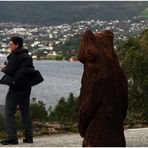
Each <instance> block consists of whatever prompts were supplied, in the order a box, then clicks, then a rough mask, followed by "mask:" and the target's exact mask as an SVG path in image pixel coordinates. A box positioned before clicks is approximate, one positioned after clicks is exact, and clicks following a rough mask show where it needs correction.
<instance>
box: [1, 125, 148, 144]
mask: <svg viewBox="0 0 148 148" xmlns="http://www.w3.org/2000/svg"><path fill="white" fill-rule="evenodd" d="M125 137H126V143H127V147H131V146H132V147H138V146H140V147H145V146H146V147H148V128H139V129H128V130H125ZM82 140H83V139H82V138H81V137H80V136H79V134H58V135H51V136H42V137H35V138H34V143H33V144H24V143H23V142H22V139H19V145H11V146H12V147H16V146H17V147H81V144H82ZM9 146H10V145H9ZM0 147H3V146H2V145H0Z"/></svg>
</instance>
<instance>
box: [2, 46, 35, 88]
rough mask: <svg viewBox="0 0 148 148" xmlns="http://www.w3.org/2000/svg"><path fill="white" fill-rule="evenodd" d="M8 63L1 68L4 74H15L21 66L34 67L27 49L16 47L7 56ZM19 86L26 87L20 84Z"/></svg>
mask: <svg viewBox="0 0 148 148" xmlns="http://www.w3.org/2000/svg"><path fill="white" fill-rule="evenodd" d="M7 60H8V63H7V65H6V67H4V68H2V72H4V73H5V74H6V75H11V76H13V77H14V76H15V73H16V72H17V71H19V70H20V69H22V68H31V69H34V66H33V59H32V57H31V56H30V55H29V54H28V50H27V49H19V48H18V49H16V50H15V51H13V52H11V53H10V54H9V55H8V57H7ZM11 88H16V89H20V87H19V88H18V87H17V86H15V85H14V86H11ZM21 88H26V86H25V87H23V85H22V86H21Z"/></svg>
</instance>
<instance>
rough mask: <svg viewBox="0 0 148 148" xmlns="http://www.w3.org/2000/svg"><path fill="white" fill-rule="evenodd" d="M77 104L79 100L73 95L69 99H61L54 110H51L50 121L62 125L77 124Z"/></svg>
mask: <svg viewBox="0 0 148 148" xmlns="http://www.w3.org/2000/svg"><path fill="white" fill-rule="evenodd" d="M77 102H78V98H76V97H74V96H73V94H72V93H71V94H70V95H69V98H68V99H67V101H66V99H65V98H63V97H62V98H61V99H60V100H59V102H58V104H57V105H56V106H55V108H54V110H51V107H50V114H49V121H52V122H60V123H63V124H65V123H75V122H77Z"/></svg>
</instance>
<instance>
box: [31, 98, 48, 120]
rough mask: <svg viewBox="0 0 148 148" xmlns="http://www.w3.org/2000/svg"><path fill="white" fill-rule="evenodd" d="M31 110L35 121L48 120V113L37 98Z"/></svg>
mask: <svg viewBox="0 0 148 148" xmlns="http://www.w3.org/2000/svg"><path fill="white" fill-rule="evenodd" d="M30 108H31V109H30V110H31V117H32V120H33V121H40V122H44V121H47V120H48V112H47V110H46V106H45V104H44V103H43V102H42V101H37V99H36V98H33V99H32V103H31V107H30Z"/></svg>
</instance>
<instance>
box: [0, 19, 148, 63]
mask: <svg viewBox="0 0 148 148" xmlns="http://www.w3.org/2000/svg"><path fill="white" fill-rule="evenodd" d="M147 24H148V20H146V19H145V20H139V19H138V18H136V17H134V18H133V19H132V20H110V21H106V20H86V21H79V22H75V23H73V24H61V25H57V26H43V25H42V26H39V25H28V24H20V23H0V38H1V40H0V56H6V55H7V54H8V53H9V49H8V43H9V39H10V37H11V36H12V35H20V36H22V37H23V38H24V48H27V49H28V50H29V52H30V55H32V57H33V58H35V59H36V58H37V57H38V54H39V53H40V54H41V55H42V56H43V57H44V59H46V57H47V56H56V55H58V54H59V49H56V46H55V45H58V44H61V43H62V44H65V43H66V41H67V40H68V39H69V37H74V36H75V35H81V34H82V33H83V32H84V31H85V30H87V29H90V30H92V31H96V32H99V31H102V30H105V29H111V30H112V31H113V32H114V35H115V37H114V39H115V40H118V39H119V40H120V39H123V40H125V39H126V38H127V37H129V36H136V35H138V34H139V33H140V32H142V31H143V30H144V29H145V28H146V27H148V26H147ZM62 50H64V49H62ZM70 50H72V49H69V51H70ZM71 58H72V57H71ZM63 59H64V57H63ZM69 60H70V59H69Z"/></svg>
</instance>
